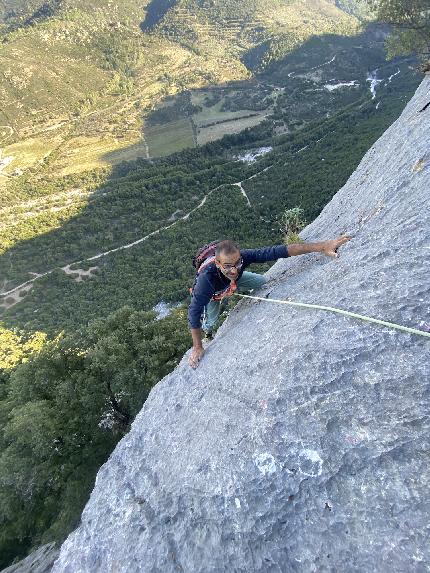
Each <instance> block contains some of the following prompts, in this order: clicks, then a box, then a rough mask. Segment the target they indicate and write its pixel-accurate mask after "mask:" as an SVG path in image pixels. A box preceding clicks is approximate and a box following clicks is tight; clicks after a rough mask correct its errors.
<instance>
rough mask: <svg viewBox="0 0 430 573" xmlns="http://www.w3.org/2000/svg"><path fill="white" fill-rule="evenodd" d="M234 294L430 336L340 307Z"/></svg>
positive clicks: (426, 334)
mask: <svg viewBox="0 0 430 573" xmlns="http://www.w3.org/2000/svg"><path fill="white" fill-rule="evenodd" d="M233 294H234V295H236V296H241V297H243V298H252V299H254V300H262V301H266V302H277V303H279V304H289V305H291V306H301V307H305V308H317V309H319V310H329V311H331V312H337V313H339V314H344V315H345V316H352V317H353V318H360V319H361V320H367V321H368V322H374V323H376V324H382V326H388V327H389V328H397V330H403V331H404V332H410V333H411V334H419V335H420V336H427V337H428V338H430V332H424V331H423V330H418V329H417V328H409V327H408V326H402V325H401V324H395V323H394V322H386V321H385V320H379V319H378V318H371V317H370V316H364V315H363V314H357V313H356V312H350V311H349V310H342V309H341V308H335V307H332V306H321V305H319V304H307V303H305V302H293V301H290V300H279V299H276V298H264V297H261V296H251V295H249V294H239V293H237V292H235V293H233Z"/></svg>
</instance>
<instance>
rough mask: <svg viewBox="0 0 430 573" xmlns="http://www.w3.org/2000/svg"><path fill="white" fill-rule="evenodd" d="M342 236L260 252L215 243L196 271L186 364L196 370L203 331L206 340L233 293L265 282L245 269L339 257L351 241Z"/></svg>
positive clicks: (200, 351)
mask: <svg viewBox="0 0 430 573" xmlns="http://www.w3.org/2000/svg"><path fill="white" fill-rule="evenodd" d="M350 238H351V237H348V236H346V235H342V236H341V237H338V238H337V239H333V240H330V241H321V242H319V243H303V244H296V245H288V246H286V245H275V246H273V247H265V248H262V249H239V247H238V246H237V245H236V244H235V243H234V242H233V241H230V240H227V241H221V242H220V243H218V244H217V246H216V250H215V254H214V255H213V256H210V257H208V258H207V259H206V260H204V261H203V263H202V264H201V265H200V267H199V268H198V272H197V274H196V278H195V280H194V286H193V289H192V299H191V304H190V307H189V309H188V323H189V326H190V329H191V336H192V337H193V348H192V350H191V354H190V357H189V360H188V362H189V364H190V366H191V367H192V368H197V366H198V365H199V362H200V361H201V359H202V358H203V354H204V349H203V345H202V331H204V332H205V333H206V335H207V336H208V338H210V337H211V333H212V329H213V327H214V326H215V324H216V323H217V321H218V318H219V315H220V312H221V310H222V304H223V303H225V302H226V301H227V297H229V296H231V295H232V294H233V293H234V292H235V291H236V290H237V291H238V292H240V291H247V290H252V289H255V288H258V287H260V286H262V285H263V284H264V283H265V282H266V278H265V277H264V276H263V275H259V274H256V273H250V272H247V271H245V268H246V267H248V266H249V265H251V264H252V263H265V262H267V261H276V260H277V259H281V258H285V257H294V256H295V255H304V254H307V253H323V254H324V255H327V256H329V257H338V256H339V255H338V253H337V252H336V251H337V249H338V248H339V247H340V246H341V245H343V244H344V243H346V242H347V241H349V240H350Z"/></svg>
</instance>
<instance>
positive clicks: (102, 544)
mask: <svg viewBox="0 0 430 573" xmlns="http://www.w3.org/2000/svg"><path fill="white" fill-rule="evenodd" d="M429 101H430V78H426V79H425V80H424V81H423V83H422V84H421V86H420V87H419V89H418V91H417V93H416V95H415V97H414V98H413V99H412V101H411V102H410V103H409V104H408V105H407V107H406V109H405V110H404V112H403V114H402V116H401V117H400V118H399V119H398V120H397V121H396V122H395V123H394V124H393V125H392V126H391V127H390V129H388V130H387V132H386V133H385V134H384V135H383V136H382V137H381V138H380V139H379V140H378V141H377V142H376V144H375V145H374V146H373V147H372V148H371V149H370V150H369V152H368V153H367V154H366V155H365V157H364V159H363V160H362V162H361V164H360V166H359V167H358V168H357V170H356V171H355V173H354V174H353V175H352V176H351V178H350V179H349V181H348V182H347V184H346V185H345V186H344V187H343V188H342V189H341V190H340V191H339V192H338V193H337V195H336V196H335V197H334V198H333V200H332V201H331V202H330V203H329V204H328V205H327V206H326V207H325V209H324V210H323V212H322V213H321V215H320V216H319V217H318V218H317V219H316V220H315V221H314V222H313V223H312V224H311V225H309V226H308V227H307V228H306V229H305V230H304V231H303V232H302V237H303V238H304V239H306V240H307V241H318V240H323V239H328V238H334V237H336V236H337V235H339V234H342V233H350V234H351V235H352V237H353V238H352V240H351V241H350V242H349V243H347V244H346V245H345V246H343V247H341V250H340V257H339V258H338V259H331V258H329V257H325V256H323V255H316V254H313V255H302V256H299V257H294V258H290V259H286V260H280V261H279V262H278V263H277V264H276V265H275V266H274V267H273V268H272V269H271V270H270V272H269V276H270V278H271V282H270V283H269V285H268V286H267V288H266V290H265V291H264V292H266V293H267V292H269V291H270V297H273V298H280V299H285V298H289V299H291V300H297V301H301V302H308V303H316V304H322V305H330V306H336V307H340V308H344V309H349V310H352V311H354V312H358V313H361V314H365V315H369V316H372V317H376V318H381V319H383V320H387V321H391V322H395V323H399V324H403V325H406V326H412V327H415V328H421V329H422V330H425V329H428V328H429V327H430V318H429V294H430V282H429V268H430V265H429V262H430V241H429V229H430V216H429V189H430V147H429V141H430V107H429V106H427V108H425V106H426V104H428V102H429ZM424 108H425V109H424ZM420 110H423V111H420ZM429 350H430V342H429V339H428V338H424V337H421V336H418V335H413V334H408V333H403V332H400V331H396V330H392V329H390V328H386V327H381V326H376V325H374V324H371V323H367V322H362V321H359V320H354V319H352V318H347V317H344V316H340V315H336V314H332V313H329V312H326V311H319V310H310V309H309V310H308V309H298V308H290V307H285V306H281V305H276V304H273V303H270V302H254V301H246V302H242V303H240V304H239V305H238V306H237V307H236V308H235V309H234V311H233V312H232V313H231V316H230V318H229V320H228V321H226V322H225V323H224V325H223V326H222V328H221V329H220V330H219V331H218V333H217V336H216V337H215V339H214V341H213V342H212V343H211V344H210V346H209V347H208V349H207V352H206V355H205V357H204V359H203V361H202V363H201V365H200V366H199V368H198V369H197V370H196V371H193V370H192V369H191V368H190V367H189V366H188V365H187V356H185V357H184V359H183V360H182V362H181V364H180V365H179V366H178V367H177V368H176V370H175V371H174V372H172V373H171V374H170V375H169V376H167V377H166V378H164V379H163V380H162V381H161V382H160V383H158V384H157V386H156V387H155V388H154V389H153V391H152V392H151V394H150V396H149V398H148V400H147V401H146V403H145V405H144V407H143V409H142V411H141V412H140V413H139V415H138V416H137V418H136V419H135V421H134V423H133V426H132V429H131V431H130V433H129V434H128V435H127V436H126V437H125V438H124V439H123V440H122V441H121V442H120V443H119V444H118V446H117V448H116V449H115V451H114V452H113V454H112V455H111V457H110V459H109V460H108V461H107V463H106V464H105V465H104V466H103V467H102V468H101V469H100V471H99V473H98V476H97V481H96V484H95V487H94V491H93V493H92V495H91V498H90V500H89V502H88V504H87V506H86V508H85V510H84V512H83V514H82V521H81V524H80V526H79V527H78V529H77V530H76V531H75V532H73V533H72V534H71V535H70V536H69V538H68V539H67V540H66V542H65V543H64V544H63V546H62V549H61V554H60V557H59V559H58V560H57V561H56V563H55V565H54V567H53V571H54V572H55V573H60V572H61V573H78V572H79V573H80V572H85V573H89V572H103V573H108V572H116V573H117V572H130V573H131V572H135V571H145V572H148V573H149V572H151V573H170V572H172V573H173V572H178V571H182V572H185V573H194V572H196V573H197V572H202V573H203V572H204V573H208V572H216V573H220V572H228V573H232V572H248V573H249V572H270V573H275V572H283V573H285V572H290V571H291V572H303V573H308V572H311V571H318V572H321V571H342V572H364V571H366V572H368V571H373V572H381V573H382V572H386V571H388V570H392V571H414V572H419V571H428V568H429V567H430V544H429V543H428V521H429V511H430V494H429V491H430V471H429V470H430V467H429V451H430V431H429V430H430V419H429V414H428V412H429V406H430V385H429V378H430V377H429V375H430V361H429Z"/></svg>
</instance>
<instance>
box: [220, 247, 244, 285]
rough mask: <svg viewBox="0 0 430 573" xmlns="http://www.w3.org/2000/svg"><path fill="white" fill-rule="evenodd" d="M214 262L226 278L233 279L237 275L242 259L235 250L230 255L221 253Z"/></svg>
mask: <svg viewBox="0 0 430 573" xmlns="http://www.w3.org/2000/svg"><path fill="white" fill-rule="evenodd" d="M215 264H216V266H217V267H218V268H219V269H220V271H221V272H222V273H223V274H224V275H225V276H226V277H227V278H229V279H230V280H234V279H236V278H237V277H238V275H239V271H240V269H241V268H242V265H243V260H242V257H241V256H240V251H236V252H234V253H231V254H230V255H226V254H225V253H221V254H220V255H218V257H217V259H216V260H215Z"/></svg>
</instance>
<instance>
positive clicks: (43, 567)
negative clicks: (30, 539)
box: [2, 543, 60, 573]
mask: <svg viewBox="0 0 430 573" xmlns="http://www.w3.org/2000/svg"><path fill="white" fill-rule="evenodd" d="M59 553H60V550H59V548H58V547H57V546H56V544H55V543H47V544H46V545H43V546H42V547H39V549H37V550H36V551H33V553H31V554H30V555H29V556H28V557H26V558H25V559H23V560H22V561H20V562H19V563H16V564H15V565H11V566H10V567H6V569H3V570H2V573H49V572H50V571H51V569H52V565H53V563H54V561H55V560H56V559H57V557H58V554H59Z"/></svg>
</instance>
